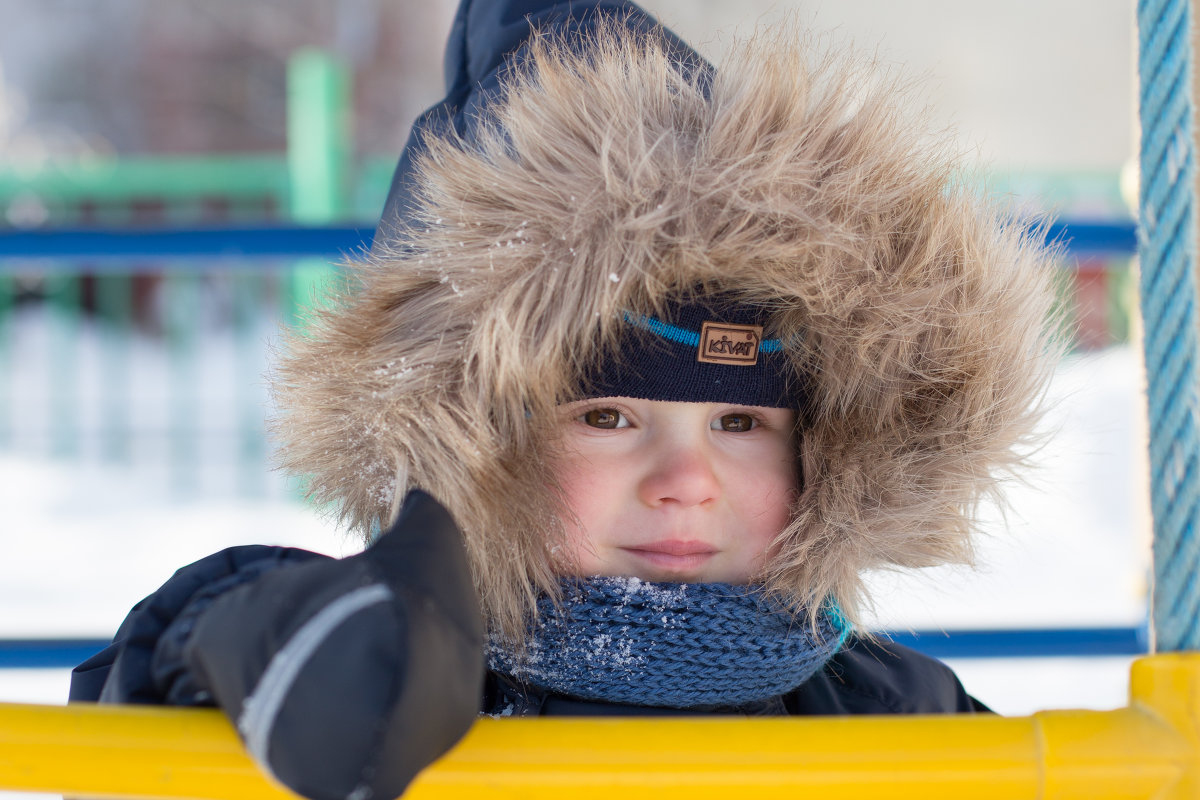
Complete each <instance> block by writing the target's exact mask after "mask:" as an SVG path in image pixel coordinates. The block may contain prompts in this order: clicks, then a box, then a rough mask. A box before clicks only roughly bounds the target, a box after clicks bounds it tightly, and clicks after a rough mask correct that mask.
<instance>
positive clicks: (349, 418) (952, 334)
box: [275, 25, 1052, 638]
mask: <svg viewBox="0 0 1200 800" xmlns="http://www.w3.org/2000/svg"><path fill="white" fill-rule="evenodd" d="M786 37H788V34H783V35H779V34H776V35H770V34H759V35H758V36H757V37H755V38H754V39H752V40H751V41H748V42H746V43H744V44H743V45H741V46H740V47H738V48H736V49H735V51H734V52H733V53H732V55H731V56H730V57H729V58H728V59H727V61H726V63H725V64H724V65H723V66H722V68H721V69H720V70H719V71H718V72H716V73H715V74H712V75H703V74H700V75H683V74H681V72H680V70H679V69H678V67H677V65H676V64H673V63H672V61H671V58H670V57H669V56H668V55H667V54H666V53H664V51H663V49H662V46H661V44H660V42H659V41H658V39H657V38H656V37H654V36H653V35H649V36H647V35H636V36H635V35H632V34H630V33H629V32H628V31H626V30H624V29H620V28H619V26H616V25H613V26H608V25H601V26H600V29H599V32H598V33H597V34H596V35H595V40H594V41H593V42H590V45H589V47H588V48H587V53H586V56H582V55H579V54H578V50H579V48H578V44H577V43H576V44H575V45H573V46H568V45H567V44H566V43H564V42H563V41H562V40H560V39H558V38H555V37H553V36H548V35H540V36H536V37H535V38H534V39H533V40H532V42H531V43H530V54H529V58H528V59H527V60H525V61H523V62H522V66H521V67H520V68H519V69H516V70H513V71H511V72H510V73H509V74H508V76H507V78H506V81H505V92H504V95H503V98H502V100H501V101H500V102H497V103H495V104H493V106H492V108H491V111H490V113H491V115H492V116H491V117H489V118H488V119H487V120H486V121H485V123H484V124H481V131H480V132H479V134H478V138H477V141H475V142H472V143H470V144H468V143H465V142H462V141H458V140H455V139H453V138H449V137H443V138H431V139H430V140H429V141H427V145H428V151H427V153H426V154H425V155H424V157H423V158H422V160H421V161H420V162H419V167H418V185H419V192H420V195H421V196H420V199H419V209H418V212H417V216H416V218H415V220H414V221H413V222H412V224H411V225H409V226H407V227H406V228H405V229H404V230H402V232H401V233H400V235H399V239H398V240H396V241H393V242H391V243H390V246H386V245H385V246H384V247H378V246H377V248H376V250H375V251H374V252H373V253H372V254H371V255H370V256H369V257H367V258H366V259H365V260H363V261H361V262H357V263H352V264H349V265H347V269H348V274H349V276H350V280H351V281H352V286H350V287H348V289H347V291H345V292H344V293H343V295H342V296H341V297H340V298H339V299H337V300H336V301H334V302H333V303H332V304H331V305H330V307H329V308H328V309H327V310H325V311H324V312H323V313H321V314H320V315H319V316H318V318H317V320H316V321H315V323H314V324H313V326H312V327H311V328H310V329H309V330H308V331H306V332H305V333H304V334H301V335H296V336H294V337H293V338H292V339H291V341H290V342H289V343H288V344H287V351H286V354H285V357H284V358H283V360H282V363H281V365H280V367H279V371H278V375H277V379H276V383H275V389H276V393H277V401H278V405H279V407H280V409H281V414H282V416H281V417H280V418H279V420H278V421H277V425H276V429H277V433H278V435H279V437H280V438H281V440H282V443H283V445H284V449H283V460H284V464H285V466H286V467H287V468H288V469H289V470H291V471H293V472H296V473H299V474H301V475H305V476H308V478H309V479H310V489H311V493H312V495H313V496H314V497H315V498H316V499H317V500H318V501H322V502H325V501H333V502H336V503H337V504H338V507H339V508H340V512H341V515H342V517H343V519H344V521H346V522H349V523H350V524H352V525H354V526H357V527H359V528H361V529H364V530H365V529H367V528H369V526H370V525H371V523H372V522H373V521H375V520H382V521H383V522H384V524H385V525H386V522H387V521H388V520H390V519H391V518H392V517H393V516H394V515H395V513H396V511H397V508H398V504H399V502H400V499H401V497H402V496H403V494H404V492H405V491H406V490H407V489H408V488H410V487H415V486H419V487H421V488H423V489H425V490H427V491H429V492H430V493H432V494H433V495H434V496H435V497H438V498H439V499H440V500H441V501H442V502H443V503H445V505H446V506H447V507H448V508H449V509H450V510H451V512H452V513H453V515H454V517H455V519H456V521H457V522H458V524H459V525H460V527H461V528H462V530H463V534H464V537H465V540H466V543H467V548H468V551H469V554H470V559H471V563H472V565H473V568H474V570H475V580H476V582H477V586H478V587H479V591H480V596H481V600H482V603H483V607H484V609H485V614H486V615H487V617H488V620H489V622H490V624H491V625H492V626H493V628H494V629H496V630H499V631H502V632H504V633H506V634H509V635H513V636H516V637H518V638H519V637H520V633H519V632H520V631H521V630H522V629H523V625H524V622H525V620H526V619H527V615H528V613H529V612H530V611H531V610H532V608H533V602H534V599H535V596H536V593H537V592H538V591H548V592H551V593H553V592H555V591H556V585H557V584H556V581H555V578H554V575H553V570H552V568H551V566H550V563H551V553H552V550H553V548H554V547H555V546H556V543H558V542H560V541H561V537H562V531H561V529H560V528H561V526H560V525H559V523H557V522H556V521H555V520H557V519H558V516H559V514H560V513H561V510H560V509H558V508H557V505H558V504H557V502H556V499H555V498H556V493H555V492H554V490H553V488H552V487H553V479H552V476H551V475H549V474H548V471H547V469H546V468H545V463H546V462H545V458H544V453H545V452H546V447H547V444H549V434H551V433H552V432H553V427H554V426H553V425H550V424H546V423H544V422H542V420H548V419H553V409H554V406H555V404H556V403H557V402H559V401H560V400H561V399H563V398H565V397H568V396H569V395H570V394H571V393H572V391H573V387H575V386H576V384H577V383H578V381H579V376H580V375H582V374H584V373H585V366H586V365H587V364H589V363H593V359H596V358H601V357H604V355H605V352H606V349H607V348H612V347H613V346H614V343H615V341H616V329H617V319H618V314H619V312H620V311H621V310H633V311H635V312H637V313H647V312H653V311H654V310H655V309H656V308H657V307H658V306H659V305H660V304H661V303H662V301H663V300H664V299H665V298H667V297H668V296H670V295H671V294H672V293H681V292H686V291H689V290H692V289H693V288H695V287H702V290H703V291H726V292H731V293H733V294H735V295H737V296H738V297H739V298H740V299H741V300H742V301H744V302H747V303H754V304H761V305H764V306H766V307H769V308H771V309H773V310H774V311H773V316H772V322H771V324H770V325H769V327H768V331H767V335H769V336H776V337H779V338H782V339H783V340H784V342H786V343H788V347H789V357H790V359H791V361H792V363H793V364H794V366H795V369H796V370H797V371H798V372H799V373H800V374H802V375H805V376H807V380H808V381H809V387H810V389H809V396H810V399H811V408H809V409H808V410H807V413H806V420H805V423H804V426H803V431H802V434H801V439H800V443H799V458H800V462H801V466H802V470H803V475H804V486H803V490H802V492H801V494H800V496H799V499H798V502H797V504H796V507H795V510H794V515H793V519H792V522H791V524H790V525H789V526H788V527H787V529H786V530H785V531H783V533H782V534H781V536H780V551H779V555H778V557H777V558H776V559H775V560H774V562H773V563H772V565H771V567H770V571H769V574H768V575H766V576H764V577H765V580H766V582H767V586H768V587H769V588H771V589H772V590H775V591H777V592H778V593H779V594H780V595H781V596H782V597H783V598H785V599H786V600H787V601H788V602H791V603H795V604H796V605H800V604H807V605H808V606H809V607H810V608H816V607H817V605H819V602H818V601H819V600H820V599H821V598H824V597H826V596H833V597H836V598H837V600H838V601H839V603H840V604H841V607H842V609H843V611H844V612H845V613H846V614H847V616H848V617H849V618H851V619H854V618H855V617H856V615H857V614H858V613H859V610H860V607H861V605H860V604H861V601H862V600H863V599H864V598H863V583H862V574H863V572H864V571H866V570H871V569H876V568H886V567H892V566H902V567H920V566H929V565H934V564H940V563H945V562H948V561H969V560H970V539H969V535H968V534H969V532H970V529H971V526H972V517H973V513H974V510H975V508H976V506H977V504H978V502H979V500H980V499H981V498H982V497H983V496H984V495H987V494H989V493H994V492H995V489H996V486H997V481H998V480H999V479H1000V478H1001V477H1002V476H1003V475H1004V474H1005V472H1006V470H1009V469H1011V468H1012V467H1013V466H1015V465H1016V464H1017V463H1018V462H1019V460H1020V455H1019V453H1020V450H1021V446H1022V445H1023V444H1025V443H1027V442H1028V440H1029V436H1030V435H1031V433H1032V429H1033V425H1034V422H1035V421H1036V412H1035V407H1036V405H1037V401H1038V399H1039V398H1040V396H1041V392H1042V389H1043V386H1044V382H1045V380H1046V378H1047V376H1048V359H1047V356H1048V355H1049V354H1050V353H1051V351H1052V346H1051V344H1050V339H1049V335H1048V330H1049V328H1050V326H1049V308H1050V302H1049V298H1050V296H1051V292H1050V291H1049V289H1048V283H1049V274H1050V270H1049V269H1048V267H1049V262H1050V255H1049V254H1048V253H1047V252H1046V251H1045V250H1044V248H1042V247H1041V245H1040V244H1039V243H1038V242H1040V237H1039V236H1036V235H1030V231H1028V230H1027V229H1025V228H1023V227H1021V226H1018V225H1015V224H1013V223H1011V222H1010V221H1009V220H1008V219H1007V217H1006V216H1005V215H1003V214H1002V213H1001V212H999V211H997V210H995V209H991V208H987V207H985V206H984V205H982V204H981V203H980V202H979V201H978V200H977V198H976V197H975V196H974V195H973V194H972V193H971V192H970V191H969V190H968V189H967V188H966V187H964V186H962V185H961V184H959V183H957V182H956V181H955V180H954V179H953V170H954V169H955V168H956V167H957V164H956V163H955V162H954V160H953V159H952V158H950V157H948V156H947V155H946V152H945V150H946V149H945V148H944V147H943V146H941V145H939V144H938V143H937V142H932V143H931V142H930V141H929V140H927V139H925V138H924V137H923V135H922V132H921V129H920V128H919V126H917V125H915V124H914V123H913V122H912V121H911V120H910V119H908V118H906V115H905V113H903V111H904V109H903V104H904V103H905V101H906V97H905V95H904V94H903V92H901V91H900V90H899V88H898V86H897V84H896V83H895V81H893V80H889V79H886V78H884V77H882V76H881V75H880V74H878V72H877V71H876V70H875V69H874V67H873V66H871V65H869V64H863V63H859V62H855V61H853V60H852V59H850V58H847V57H845V56H842V55H836V54H831V53H829V52H823V51H821V50H820V49H819V48H814V47H813V46H812V43H811V42H807V43H805V42H804V41H803V40H800V43H799V44H797V38H796V37H794V36H792V37H790V38H786ZM814 54H815V55H814Z"/></svg>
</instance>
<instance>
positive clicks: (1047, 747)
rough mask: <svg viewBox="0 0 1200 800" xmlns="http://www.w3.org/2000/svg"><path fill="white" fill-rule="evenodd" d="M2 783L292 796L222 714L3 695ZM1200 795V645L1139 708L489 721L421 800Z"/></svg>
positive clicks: (1144, 668) (1168, 663) (1159, 668)
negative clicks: (1024, 713) (29, 701)
mask: <svg viewBox="0 0 1200 800" xmlns="http://www.w3.org/2000/svg"><path fill="white" fill-rule="evenodd" d="M0 789H8V790H20V791H34V792H54V793H66V794H67V795H85V796H89V797H172V798H214V799H222V800H223V799H224V798H229V799H230V800H233V799H234V798H263V799H267V800H269V798H273V797H275V798H284V797H291V796H292V795H291V794H290V793H289V792H287V790H285V789H282V788H280V787H278V786H277V785H275V784H273V783H271V782H270V780H269V779H268V778H267V777H265V776H264V775H263V774H262V773H261V772H260V771H259V770H258V768H257V767H256V766H255V765H254V763H253V762H252V761H251V760H250V758H249V756H247V755H246V754H245V752H244V751H243V749H242V747H241V744H240V742H239V741H238V739H237V736H236V735H235V733H234V731H233V729H232V727H231V726H230V725H229V723H228V722H227V721H226V720H225V718H224V717H223V716H222V715H221V714H220V713H219V712H216V711H212V710H194V709H168V708H155V707H129V706H125V707H113V706H95V705H89V704H81V705H76V706H68V707H62V706H31V705H16V704H0ZM833 793H836V796H837V797H838V798H839V800H853V798H870V799H871V800H879V798H881V797H888V798H909V797H911V798H921V800H933V799H934V798H954V800H962V799H963V798H972V799H973V800H986V799H987V798H1005V800H1013V799H1014V798H1080V799H1081V800H1082V799H1083V798H1087V799H1088V800H1096V799H1097V798H1117V797H1120V798H1134V797H1144V798H1159V799H1160V800H1176V799H1177V798H1178V799H1181V798H1197V797H1200V654H1197V653H1174V654H1169V655H1158V656H1151V657H1148V658H1144V659H1140V660H1138V661H1137V662H1135V663H1134V665H1133V673H1132V680H1131V690H1130V704H1129V707H1127V708H1121V709H1117V710H1115V711H1043V712H1039V713H1036V714H1034V715H1032V716H1030V717H1021V718H1004V717H992V716H984V715H980V716H939V717H933V716H928V717H907V718H906V717H827V718H790V719H778V718H775V719H740V718H739V719H729V718H715V717H714V718H701V719H694V718H693V719H683V718H660V719H637V720H629V719H612V718H608V719H578V718H575V719H572V718H549V719H502V720H494V719H486V718H485V719H481V720H480V721H479V723H478V724H476V725H475V727H474V728H472V729H471V732H470V733H469V734H468V735H467V736H466V738H464V739H463V741H462V742H461V743H460V744H459V745H458V746H457V747H455V748H454V750H452V751H451V752H450V753H449V754H447V755H446V756H445V757H444V758H443V759H441V760H440V761H438V762H437V763H436V764H434V765H432V766H431V767H429V768H428V769H427V770H425V772H423V773H422V774H421V776H420V777H419V778H418V779H417V781H416V782H415V783H414V784H413V785H412V787H411V788H410V789H409V791H408V793H407V794H406V795H405V797H406V798H422V799H424V798H428V799H429V800H432V799H433V798H471V800H480V799H481V798H485V797H511V798H553V800H563V798H564V797H570V798H580V797H583V798H588V797H595V798H605V800H611V798H612V797H614V796H619V797H646V798H654V800H668V798H680V800H684V799H685V798H686V800H700V799H701V798H720V800H729V798H735V797H754V798H755V799H756V800H766V798H776V797H778V798H788V799H789V800H795V798H802V797H813V796H831V795H832V794H833Z"/></svg>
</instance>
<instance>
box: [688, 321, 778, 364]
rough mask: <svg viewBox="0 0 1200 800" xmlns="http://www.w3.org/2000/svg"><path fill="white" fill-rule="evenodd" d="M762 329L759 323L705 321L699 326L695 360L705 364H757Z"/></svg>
mask: <svg viewBox="0 0 1200 800" xmlns="http://www.w3.org/2000/svg"><path fill="white" fill-rule="evenodd" d="M762 330H763V329H762V326H761V325H732V324H728V323H724V322H705V323H704V324H703V325H701V326H700V348H699V350H698V351H697V353H696V360H697V361H703V362H704V363H705V364H738V365H745V366H752V365H754V364H757V363H758V347H759V345H760V344H762Z"/></svg>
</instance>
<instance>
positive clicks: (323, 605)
mask: <svg viewBox="0 0 1200 800" xmlns="http://www.w3.org/2000/svg"><path fill="white" fill-rule="evenodd" d="M483 638H484V633H483V622H482V618H481V615H480V612H479V608H478V601H477V598H476V596H475V590H474V587H473V585H472V582H471V577H470V570H469V568H468V564H467V559H466V553H465V552H464V550H463V546H462V542H461V538H460V535H459V532H458V529H457V528H456V526H455V525H454V522H453V521H452V520H451V518H450V516H449V514H447V513H446V511H445V509H443V508H442V507H441V506H440V505H439V504H438V503H437V502H436V501H435V500H433V499H432V498H431V497H429V496H428V495H426V494H424V493H421V492H412V493H411V494H410V495H409V496H408V498H407V499H406V501H405V504H404V508H403V510H402V511H401V513H400V517H399V519H398V520H397V521H396V524H395V525H394V526H393V527H392V529H391V530H390V531H388V533H387V534H385V535H384V536H383V537H382V538H381V539H380V540H379V541H378V542H376V543H375V544H374V545H373V546H372V547H370V548H369V549H368V550H366V551H365V552H363V553H361V554H360V555H357V556H354V557H352V558H348V559H344V560H341V561H319V562H311V563H307V564H302V565H297V566H293V567H289V568H287V569H280V570H275V571H273V572H269V573H266V574H264V575H263V576H262V577H260V578H259V579H258V580H256V581H254V582H252V583H248V584H245V585H243V586H239V587H237V588H234V589H232V590H230V591H227V592H225V593H224V594H222V595H220V596H219V597H217V598H216V599H215V600H213V601H212V603H211V604H210V606H209V607H208V608H207V609H206V610H205V611H204V612H203V613H202V614H201V615H200V616H199V617H198V619H197V620H196V623H195V627H194V630H193V631H192V632H191V635H190V637H189V638H188V640H187V644H186V646H185V648H184V659H183V660H184V663H185V665H186V666H187V669H188V671H189V672H190V673H191V674H193V675H195V676H196V677H197V681H198V683H199V684H201V685H202V686H203V687H204V688H205V689H207V690H208V691H211V693H212V695H213V697H214V698H215V699H216V701H217V703H218V704H219V705H220V706H221V708H223V709H224V710H225V711H226V713H227V714H228V715H229V716H230V718H231V719H233V720H234V721H235V722H236V723H237V727H238V730H239V732H240V733H241V735H242V737H243V738H244V740H245V742H246V746H247V748H248V749H249V750H250V752H251V754H252V755H254V757H255V758H256V759H257V760H258V761H259V763H260V764H262V765H263V766H264V767H266V768H267V769H269V770H270V771H271V773H273V774H274V775H275V776H276V777H277V778H278V779H279V780H280V781H282V782H283V783H284V784H286V785H287V786H289V787H290V788H291V789H293V790H294V791H296V792H299V793H300V794H303V795H306V796H308V797H312V798H317V799H318V800H325V799H326V798H328V799H329V800H333V798H338V799H339V800H341V799H342V798H346V797H355V798H360V797H361V798H366V797H375V796H379V797H389V798H390V797H395V796H397V795H399V794H400V793H401V792H403V790H404V788H405V787H406V786H407V785H408V783H409V781H411V780H412V778H413V776H414V775H416V773H417V772H418V771H420V770H421V769H422V768H423V767H425V766H426V765H427V764H429V763H430V762H431V761H433V760H434V759H436V758H437V757H438V756H440V755H441V754H442V753H444V752H445V751H446V750H448V749H449V748H450V747H451V746H453V744H454V743H455V742H456V741H458V739H459V738H460V737H461V736H462V735H463V734H464V733H465V732H466V730H467V729H468V728H469V727H470V726H471V724H472V722H473V721H474V720H475V717H476V716H477V714H478V712H479V704H480V697H481V691H482V685H483V675H484V659H483Z"/></svg>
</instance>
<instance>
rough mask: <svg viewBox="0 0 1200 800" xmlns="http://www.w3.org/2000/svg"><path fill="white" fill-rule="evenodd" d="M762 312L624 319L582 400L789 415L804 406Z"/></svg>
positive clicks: (698, 305)
mask: <svg viewBox="0 0 1200 800" xmlns="http://www.w3.org/2000/svg"><path fill="white" fill-rule="evenodd" d="M766 316H767V315H766V312H765V310H764V309H762V308H759V307H755V306H748V305H745V304H735V303H721V302H720V301H719V300H713V299H709V300H708V301H707V302H704V301H696V300H693V301H690V302H685V303H677V304H674V305H672V306H670V307H669V308H668V309H667V311H666V313H664V314H663V315H662V317H661V318H659V317H652V316H643V315H638V314H634V313H632V312H625V314H624V315H623V319H622V329H621V336H620V341H619V345H618V348H617V352H616V353H615V354H613V356H612V357H610V358H609V359H607V360H606V361H605V362H604V363H602V364H600V365H599V366H598V368H594V369H593V370H592V371H591V372H590V373H588V374H587V375H586V376H585V379H584V386H583V389H584V392H585V396H587V397H636V398H641V399H644V400H670V401H675V402H684V403H731V404H735V405H747V406H765V407H768V408H793V409H797V410H800V409H802V408H803V407H804V405H805V396H804V391H803V385H802V384H801V382H800V381H799V380H797V379H796V378H795V376H793V375H792V373H791V369H790V367H789V365H788V358H787V355H786V354H785V353H784V352H783V347H782V345H781V344H780V341H779V340H778V339H764V338H763V327H764V326H763V323H764V322H765V318H766Z"/></svg>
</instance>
